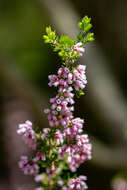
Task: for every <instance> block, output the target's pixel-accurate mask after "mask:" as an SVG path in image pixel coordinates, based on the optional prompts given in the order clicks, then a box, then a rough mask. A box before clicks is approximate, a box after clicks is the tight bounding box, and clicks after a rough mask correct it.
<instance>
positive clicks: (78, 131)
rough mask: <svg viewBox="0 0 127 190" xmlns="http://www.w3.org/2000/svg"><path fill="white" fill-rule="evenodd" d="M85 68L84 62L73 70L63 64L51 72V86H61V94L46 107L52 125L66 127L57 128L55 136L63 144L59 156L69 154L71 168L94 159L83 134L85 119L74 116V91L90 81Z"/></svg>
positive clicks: (87, 140)
mask: <svg viewBox="0 0 127 190" xmlns="http://www.w3.org/2000/svg"><path fill="white" fill-rule="evenodd" d="M85 69H86V67H85V66H83V65H78V66H77V67H75V68H74V69H72V70H70V69H69V68H67V67H64V68H60V69H59V70H58V75H57V76H56V75H50V76H49V80H50V82H49V86H55V87H56V86H58V87H59V88H58V94H57V95H56V97H55V98H51V99H50V103H51V106H50V108H49V109H45V110H44V112H45V113H46V114H48V120H49V125H50V126H51V127H56V128H57V127H59V126H62V127H63V129H62V130H56V133H55V139H56V142H57V144H58V145H59V144H61V147H60V148H59V150H58V154H59V156H60V158H61V159H63V158H64V157H65V155H67V157H68V158H67V163H68V165H69V168H70V170H71V171H72V172H75V171H76V169H77V168H78V167H79V166H80V164H81V163H83V162H84V161H85V160H88V159H91V144H90V143H89V139H88V136H87V135H82V132H83V123H84V120H82V119H80V118H74V116H73V111H74V107H73V106H72V105H73V104H74V103H75V102H74V93H73V91H74V90H75V91H78V90H80V89H83V88H85V85H86V83H87V80H86V75H85ZM64 140H65V141H66V140H67V141H68V144H66V143H64V142H65V141H64ZM67 141H66V142H67ZM72 141H74V142H75V143H74V144H73V145H70V144H69V142H72Z"/></svg>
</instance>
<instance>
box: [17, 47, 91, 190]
mask: <svg viewBox="0 0 127 190" xmlns="http://www.w3.org/2000/svg"><path fill="white" fill-rule="evenodd" d="M80 48H81V47H80V46H79V45H78V44H77V50H76V47H75V51H77V52H80V53H81V49H80ZM85 69H86V67H85V66H83V65H78V66H76V67H74V68H70V67H64V68H60V69H59V70H58V73H57V75H50V76H49V80H50V82H49V86H55V87H57V90H58V93H57V95H56V96H55V97H54V98H50V108H47V109H45V110H44V112H45V113H46V114H47V116H48V121H49V126H50V128H44V129H43V131H42V133H40V134H36V133H35V131H34V130H33V129H32V123H31V122H30V121H26V122H25V123H24V124H20V125H19V129H18V130H17V133H18V134H19V135H21V136H22V137H23V139H24V140H25V142H26V143H27V144H28V145H29V147H31V148H32V149H33V150H35V154H34V155H35V156H34V158H33V157H32V159H31V160H28V157H27V156H22V157H21V160H20V161H19V167H20V168H21V170H22V171H23V172H24V174H27V175H34V176H35V181H36V182H42V180H43V175H39V174H40V172H39V170H40V165H39V163H41V164H43V163H46V161H47V157H48V156H49V153H46V149H45V151H43V147H42V146H43V143H44V144H45V146H46V143H47V144H48V145H47V146H48V148H49V146H50V139H49V138H50V137H51V136H50V134H52V137H51V138H54V140H55V141H54V142H55V148H56V150H55V152H56V153H57V155H58V157H57V159H58V160H59V161H61V160H65V159H66V163H67V164H68V167H69V168H70V170H71V171H72V172H75V171H76V169H77V168H78V167H79V166H80V164H81V163H83V162H84V161H86V160H89V159H91V144H90V143H89V139H88V135H86V134H82V133H83V124H84V120H83V119H80V118H74V115H73V111H74V107H73V104H74V103H75V101H74V94H75V92H76V91H79V90H82V89H84V88H85V86H86V84H87V80H86V75H85ZM52 131H54V132H53V133H52ZM38 135H39V141H38V138H37V136H38ZM38 142H39V144H38ZM54 142H53V143H54ZM41 143H42V145H41ZM51 146H52V145H51ZM38 147H39V148H38ZM37 148H38V149H37ZM52 167H54V168H55V169H52ZM59 170H61V168H59V167H57V163H55V162H54V165H51V166H48V165H47V166H46V168H45V172H46V174H45V175H47V176H48V180H50V179H51V178H52V177H53V176H54V175H57V172H58V173H59ZM85 180H86V177H85V176H79V177H78V178H73V179H71V180H70V181H69V182H68V183H67V185H65V184H64V182H62V180H58V185H60V184H61V188H62V190H85V189H87V185H86V183H85V182H84V181H85ZM42 189H43V188H42V187H38V188H36V190H42Z"/></svg>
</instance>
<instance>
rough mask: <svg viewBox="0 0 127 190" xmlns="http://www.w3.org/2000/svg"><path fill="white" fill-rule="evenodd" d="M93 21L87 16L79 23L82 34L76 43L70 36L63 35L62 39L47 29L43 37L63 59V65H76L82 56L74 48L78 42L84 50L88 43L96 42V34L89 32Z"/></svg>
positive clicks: (49, 28) (78, 36)
mask: <svg viewBox="0 0 127 190" xmlns="http://www.w3.org/2000/svg"><path fill="white" fill-rule="evenodd" d="M90 21H91V19H90V18H88V17H87V16H85V17H84V18H83V19H82V21H81V22H79V28H80V30H81V31H80V33H79V34H78V35H77V41H74V40H73V39H71V38H70V37H68V36H65V35H62V36H61V37H60V38H59V37H58V36H57V35H56V32H55V31H53V30H52V29H51V27H50V26H49V27H46V35H43V38H44V40H45V43H49V44H50V45H51V46H52V47H53V48H54V51H55V52H58V55H59V56H60V57H61V59H62V61H63V64H65V63H69V64H70V63H74V62H75V61H76V59H77V58H78V57H79V56H80V54H79V52H78V51H75V50H74V46H75V45H76V44H77V43H78V42H82V48H84V46H85V44H86V43H87V42H91V41H93V40H94V37H93V36H94V34H93V33H90V32H89V30H90V29H91V28H92V24H91V23H90Z"/></svg>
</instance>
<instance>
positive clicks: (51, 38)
mask: <svg viewBox="0 0 127 190" xmlns="http://www.w3.org/2000/svg"><path fill="white" fill-rule="evenodd" d="M43 38H44V40H45V43H49V44H52V45H56V43H57V36H56V33H55V31H52V30H51V27H50V26H49V27H46V35H43Z"/></svg>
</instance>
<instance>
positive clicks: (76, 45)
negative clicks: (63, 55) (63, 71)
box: [74, 42, 85, 56]
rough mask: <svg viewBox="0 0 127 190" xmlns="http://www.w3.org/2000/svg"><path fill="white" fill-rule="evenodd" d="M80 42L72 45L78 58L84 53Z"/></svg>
mask: <svg viewBox="0 0 127 190" xmlns="http://www.w3.org/2000/svg"><path fill="white" fill-rule="evenodd" d="M82 45H83V44H82V42H79V43H77V44H75V45H74V51H75V53H77V54H78V55H79V56H82V55H83V54H82V53H84V51H85V49H84V48H83V47H82Z"/></svg>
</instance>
